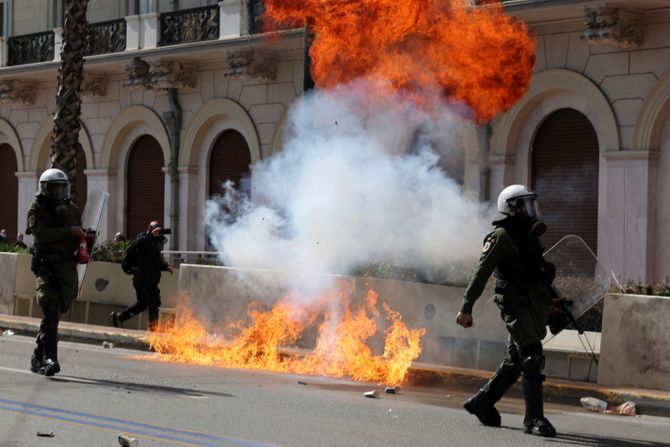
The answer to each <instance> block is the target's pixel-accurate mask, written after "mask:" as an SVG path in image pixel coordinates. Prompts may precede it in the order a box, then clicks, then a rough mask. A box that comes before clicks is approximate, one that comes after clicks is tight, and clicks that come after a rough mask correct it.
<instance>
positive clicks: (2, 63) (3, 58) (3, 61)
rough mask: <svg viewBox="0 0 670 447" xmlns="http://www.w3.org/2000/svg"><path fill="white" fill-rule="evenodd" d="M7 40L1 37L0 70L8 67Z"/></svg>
mask: <svg viewBox="0 0 670 447" xmlns="http://www.w3.org/2000/svg"><path fill="white" fill-rule="evenodd" d="M7 56H8V54H7V38H6V37H4V36H0V68H1V67H6V66H7Z"/></svg>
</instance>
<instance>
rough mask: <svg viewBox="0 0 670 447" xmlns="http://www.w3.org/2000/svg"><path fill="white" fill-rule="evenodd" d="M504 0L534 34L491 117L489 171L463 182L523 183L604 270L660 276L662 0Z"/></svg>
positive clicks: (668, 30)
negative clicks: (518, 73) (514, 93)
mask: <svg viewBox="0 0 670 447" xmlns="http://www.w3.org/2000/svg"><path fill="white" fill-rule="evenodd" d="M504 4H505V6H506V8H507V10H508V12H509V13H510V14H512V15H514V16H515V17H517V18H518V19H520V20H523V21H524V22H526V23H527V24H528V25H529V28H530V30H531V31H532V33H533V34H534V35H535V36H536V38H537V53H536V57H537V62H536V66H535V71H534V76H533V79H532V84H531V87H530V89H529V91H528V92H527V93H526V95H525V96H524V97H523V98H522V99H521V100H520V101H519V102H518V103H517V104H516V105H515V106H514V107H513V108H512V109H511V110H509V111H508V112H507V113H505V114H504V115H502V116H500V117H498V118H497V119H495V120H494V121H493V122H492V123H491V126H490V134H489V137H490V138H489V142H490V147H489V148H488V154H487V160H486V162H484V163H483V165H485V166H486V169H487V176H488V181H487V182H485V183H482V182H479V183H477V182H476V181H472V182H470V184H471V185H475V186H474V187H475V188H477V187H479V186H478V185H482V184H487V186H484V187H480V188H483V189H484V190H485V194H483V195H485V196H488V197H490V198H495V197H496V196H497V194H498V192H499V191H500V190H501V189H502V188H503V187H504V186H505V185H507V184H510V183H527V184H530V185H531V186H532V187H534V188H535V189H537V190H538V192H539V193H540V194H541V195H542V197H541V200H542V201H541V202H540V203H541V206H542V204H543V203H544V204H545V206H543V207H542V208H541V211H543V213H544V215H545V217H546V218H547V220H549V223H550V226H551V224H554V225H555V226H559V228H560V229H561V232H562V234H567V233H570V232H574V233H576V234H577V235H579V236H581V237H583V238H584V239H585V240H586V241H590V243H589V245H590V246H591V248H592V249H593V250H594V252H596V253H597V255H598V259H599V261H600V262H601V264H602V265H603V267H604V269H605V270H606V271H607V273H608V274H609V275H610V276H611V275H614V276H616V277H618V278H619V280H620V281H621V280H624V281H625V280H629V279H632V280H636V281H642V282H645V283H655V282H657V281H661V280H663V279H665V278H666V277H668V276H670V250H668V247H670V232H668V228H670V176H668V175H667V174H668V173H669V172H670V2H667V1H664V0H623V1H617V2H592V1H560V0H553V1H533V0H509V1H505V2H504ZM561 155H563V156H561ZM481 166H482V163H480V164H479V165H477V167H478V168H481ZM469 171H470V172H472V171H477V170H476V169H475V168H472V167H471V168H470V169H469ZM466 172H468V170H467V169H466ZM477 172H478V171H477ZM471 177H472V176H471ZM547 204H548V206H547ZM558 236H559V235H554V236H553V238H554V239H553V241H555V240H556V238H557V237H558ZM553 241H552V242H553ZM545 242H546V241H545Z"/></svg>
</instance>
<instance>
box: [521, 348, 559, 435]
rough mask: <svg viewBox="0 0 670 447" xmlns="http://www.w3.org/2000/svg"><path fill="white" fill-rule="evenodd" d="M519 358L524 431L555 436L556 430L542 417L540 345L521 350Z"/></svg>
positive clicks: (542, 378)
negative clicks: (524, 404) (521, 375)
mask: <svg viewBox="0 0 670 447" xmlns="http://www.w3.org/2000/svg"><path fill="white" fill-rule="evenodd" d="M521 356H522V357H523V360H522V368H523V397H524V400H525V401H526V414H525V416H524V419H523V425H524V431H525V432H526V433H532V434H534V435H538V436H556V430H555V429H554V427H553V426H552V425H551V423H550V422H549V421H548V420H547V419H546V418H545V417H544V401H543V393H542V382H544V375H543V374H542V369H543V368H544V356H543V355H542V345H541V344H539V343H537V344H533V345H531V346H528V347H525V348H523V349H521Z"/></svg>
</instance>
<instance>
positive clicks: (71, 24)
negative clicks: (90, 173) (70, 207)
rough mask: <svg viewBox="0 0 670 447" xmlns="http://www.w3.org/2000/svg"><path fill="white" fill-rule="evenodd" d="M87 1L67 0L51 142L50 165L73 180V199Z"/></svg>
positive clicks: (71, 181)
mask: <svg viewBox="0 0 670 447" xmlns="http://www.w3.org/2000/svg"><path fill="white" fill-rule="evenodd" d="M87 7H88V0H66V2H65V21H64V24H63V49H62V51H61V63H60V68H59V69H58V93H57V94H56V116H55V117H54V121H55V122H54V130H53V138H52V140H51V166H52V167H54V168H59V169H62V170H63V171H65V173H66V174H67V175H68V177H69V178H70V185H71V186H72V196H73V197H74V195H75V192H76V191H74V179H75V172H76V170H77V152H78V151H79V150H81V143H79V129H80V128H81V125H80V123H79V116H80V115H81V95H80V86H81V82H82V78H83V75H84V46H85V42H86V29H87V27H88V22H87V21H86V8H87Z"/></svg>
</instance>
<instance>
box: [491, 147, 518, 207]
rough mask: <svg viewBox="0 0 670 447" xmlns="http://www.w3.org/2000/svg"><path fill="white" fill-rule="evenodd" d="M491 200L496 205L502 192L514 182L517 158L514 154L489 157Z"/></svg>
mask: <svg viewBox="0 0 670 447" xmlns="http://www.w3.org/2000/svg"><path fill="white" fill-rule="evenodd" d="M488 161H489V169H490V174H489V175H490V177H489V193H488V196H489V200H491V203H494V204H495V203H496V201H497V199H498V195H499V194H500V191H502V190H503V189H504V188H505V187H506V186H509V185H510V184H512V182H513V181H514V166H515V162H516V157H515V156H514V155H512V154H505V155H497V154H493V155H490V156H489V160H488Z"/></svg>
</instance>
